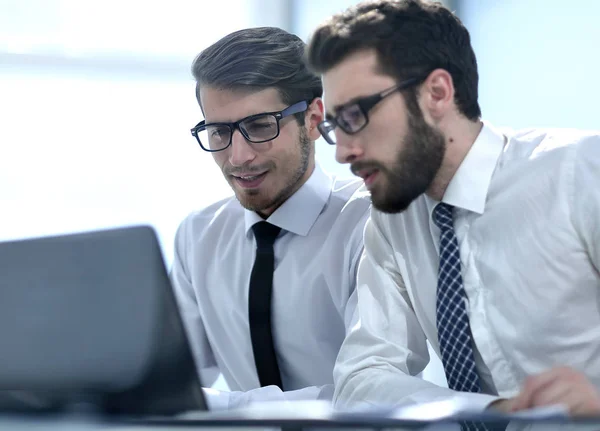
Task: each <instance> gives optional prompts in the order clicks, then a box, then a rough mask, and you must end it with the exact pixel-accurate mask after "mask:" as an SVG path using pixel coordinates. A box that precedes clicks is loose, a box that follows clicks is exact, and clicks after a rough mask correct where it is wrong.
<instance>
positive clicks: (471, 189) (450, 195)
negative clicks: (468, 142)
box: [442, 122, 506, 214]
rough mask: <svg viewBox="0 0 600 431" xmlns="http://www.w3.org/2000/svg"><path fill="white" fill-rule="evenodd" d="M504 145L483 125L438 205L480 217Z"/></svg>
mask: <svg viewBox="0 0 600 431" xmlns="http://www.w3.org/2000/svg"><path fill="white" fill-rule="evenodd" d="M505 141H506V138H505V136H504V135H503V134H502V133H501V132H500V131H498V130H496V129H495V128H494V127H493V126H492V125H491V124H489V123H487V122H483V127H482V128H481V131H480V132H479V135H478V136H477V139H475V142H474V143H473V146H472V147H471V149H470V150H469V152H468V153H467V156H466V157H465V159H464V160H463V161H462V163H461V164H460V166H459V167H458V170H457V171H456V173H455V174H454V176H453V177H452V180H451V181H450V184H448V188H447V189H446V192H445V193H444V197H443V199H442V201H443V202H445V203H447V204H450V205H452V206H455V207H459V208H464V209H466V210H469V211H473V212H476V213H478V214H483V211H484V209H485V201H486V199H487V192H488V189H489V186H490V181H491V180H492V175H493V173H494V170H495V169H496V164H497V163H498V159H499V157H500V154H501V153H502V150H503V148H504V143H505Z"/></svg>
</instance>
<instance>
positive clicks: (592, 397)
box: [493, 367, 600, 416]
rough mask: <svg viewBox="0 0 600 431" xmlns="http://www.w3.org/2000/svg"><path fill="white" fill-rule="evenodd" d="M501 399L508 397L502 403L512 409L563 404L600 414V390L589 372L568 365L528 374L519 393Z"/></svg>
mask: <svg viewBox="0 0 600 431" xmlns="http://www.w3.org/2000/svg"><path fill="white" fill-rule="evenodd" d="M498 401H506V403H500V404H499V407H501V408H508V409H510V410H508V412H511V411H512V412H515V411H519V410H523V409H530V408H533V407H541V406H549V405H552V404H561V405H563V406H565V407H566V408H567V409H568V412H569V414H570V415H571V416H591V415H599V414H600V394H599V393H598V390H597V389H596V388H595V387H594V385H592V384H591V383H590V381H589V380H588V379H587V378H586V377H585V375H583V374H582V373H580V372H579V371H576V370H574V369H572V368H568V367H558V368H553V369H551V370H549V371H546V372H544V373H542V374H538V375H537V376H531V377H528V378H527V380H525V384H524V386H523V389H522V390H521V393H520V394H519V395H517V396H516V397H514V398H511V399H509V400H498ZM498 401H496V403H498ZM493 404H495V403H493ZM501 411H503V410H501Z"/></svg>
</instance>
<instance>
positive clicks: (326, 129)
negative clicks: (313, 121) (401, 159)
mask: <svg viewBox="0 0 600 431" xmlns="http://www.w3.org/2000/svg"><path fill="white" fill-rule="evenodd" d="M424 79H425V78H410V79H407V80H406V81H402V82H400V83H399V84H397V85H394V86H393V87H390V88H388V89H386V90H383V91H382V92H381V93H377V94H373V95H371V96H365V97H361V98H359V99H354V100H352V101H350V102H348V103H345V104H343V105H342V106H340V107H339V108H338V109H337V114H336V115H335V117H333V118H328V119H326V120H325V121H321V122H320V123H319V125H318V126H317V128H318V129H319V132H321V136H323V138H325V140H326V141H327V143H328V144H331V145H335V143H336V139H335V128H336V127H339V128H340V129H342V130H343V131H344V133H346V134H348V135H354V134H356V133H358V132H360V131H361V130H362V129H364V128H365V127H366V126H367V124H369V116H368V113H369V111H370V110H371V109H373V107H374V106H375V105H377V104H378V103H379V102H381V101H382V100H383V99H385V98H386V97H387V96H389V95H390V94H393V93H394V92H396V91H400V90H404V89H406V88H409V87H411V86H413V85H416V84H419V83H420V82H422V81H423V80H424Z"/></svg>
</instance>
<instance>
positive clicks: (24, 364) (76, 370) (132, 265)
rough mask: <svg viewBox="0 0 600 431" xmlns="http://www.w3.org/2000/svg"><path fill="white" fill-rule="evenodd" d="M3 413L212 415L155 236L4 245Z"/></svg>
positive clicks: (136, 233)
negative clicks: (205, 412) (90, 411)
mask: <svg viewBox="0 0 600 431" xmlns="http://www.w3.org/2000/svg"><path fill="white" fill-rule="evenodd" d="M0 346H2V355H0V410H5V411H6V410H10V411H21V410H60V409H69V408H74V407H76V406H87V407H86V408H89V407H93V408H97V409H99V410H100V411H102V412H103V413H107V414H126V415H137V414H141V415H145V414H153V415H154V414H156V415H170V414H177V413H180V412H184V411H189V410H206V403H205V400H204V397H203V394H202V389H201V385H200V382H199V378H198V374H197V371H196V367H195V365H194V360H193V357H192V354H191V351H190V348H189V344H188V340H187V337H186V333H185V331H184V328H183V324H182V321H181V317H180V315H179V311H178V307H177V304H176V300H175V297H174V295H173V291H172V288H171V284H170V282H169V278H168V274H167V270H166V268H165V264H164V261H163V258H162V253H161V250H160V246H159V243H158V240H157V237H156V234H155V232H154V230H153V229H152V228H150V227H146V226H133V227H125V228H119V229H109V230H101V231H94V232H86V233H77V234H68V235H60V236H53V237H44V238H35V239H26V240H19V241H11V242H3V243H0Z"/></svg>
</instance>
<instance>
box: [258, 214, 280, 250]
mask: <svg viewBox="0 0 600 431" xmlns="http://www.w3.org/2000/svg"><path fill="white" fill-rule="evenodd" d="M252 231H253V232H254V238H256V247H257V248H259V249H260V248H268V247H273V244H274V243H275V239H276V238H277V235H279V232H280V231H281V228H280V227H278V226H275V225H274V224H271V223H267V222H266V221H261V222H258V223H256V224H255V225H254V226H252Z"/></svg>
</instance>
